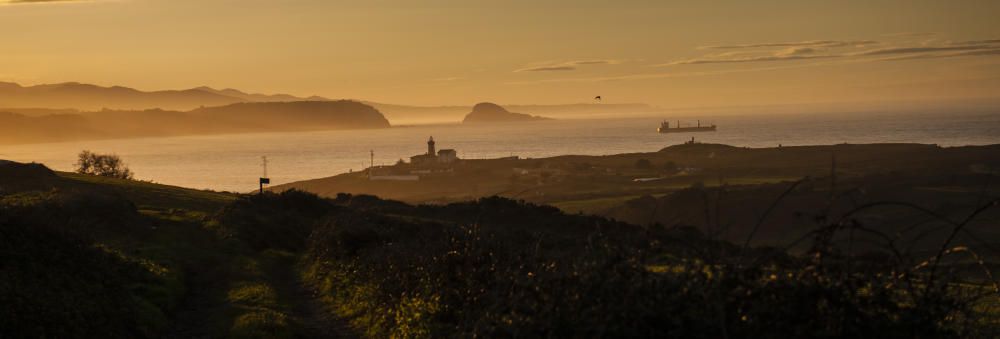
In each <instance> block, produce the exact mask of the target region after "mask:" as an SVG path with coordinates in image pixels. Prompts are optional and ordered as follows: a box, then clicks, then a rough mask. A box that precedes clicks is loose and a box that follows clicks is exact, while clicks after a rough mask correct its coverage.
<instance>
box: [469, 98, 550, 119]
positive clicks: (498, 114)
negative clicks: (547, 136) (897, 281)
mask: <svg viewBox="0 0 1000 339" xmlns="http://www.w3.org/2000/svg"><path fill="white" fill-rule="evenodd" d="M539 120H552V119H550V118H546V117H540V116H537V115H530V114H524V113H514V112H510V111H507V110H506V109H504V108H503V107H500V105H497V104H494V103H490V102H481V103H478V104H476V106H473V107H472V112H470V113H469V114H467V115H466V116H465V120H462V123H466V124H468V123H483V122H487V123H488V122H516V121H539Z"/></svg>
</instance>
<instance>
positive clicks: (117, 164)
mask: <svg viewBox="0 0 1000 339" xmlns="http://www.w3.org/2000/svg"><path fill="white" fill-rule="evenodd" d="M76 172H77V173H80V174H90V175H99V176H102V177H111V178H118V179H130V180H131V179H132V177H133V173H132V170H130V169H129V168H128V166H127V165H125V162H124V161H122V159H121V157H119V156H118V155H115V154H97V153H94V152H91V151H87V150H84V151H81V152H80V154H79V155H78V159H77V161H76Z"/></svg>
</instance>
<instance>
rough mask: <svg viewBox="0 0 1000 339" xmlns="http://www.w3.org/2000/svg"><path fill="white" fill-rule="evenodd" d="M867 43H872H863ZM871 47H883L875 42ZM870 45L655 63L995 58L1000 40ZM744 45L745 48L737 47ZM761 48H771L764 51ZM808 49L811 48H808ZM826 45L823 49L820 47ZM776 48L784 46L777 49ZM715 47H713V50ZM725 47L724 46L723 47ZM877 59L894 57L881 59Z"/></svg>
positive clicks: (799, 47) (798, 46) (800, 47)
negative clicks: (886, 45)
mask: <svg viewBox="0 0 1000 339" xmlns="http://www.w3.org/2000/svg"><path fill="white" fill-rule="evenodd" d="M861 41H864V42H867V41H870V40H861ZM871 44H881V43H878V42H874V41H872V43H871ZM866 45H869V44H868V43H865V44H858V43H856V42H855V43H847V42H842V41H834V40H817V41H808V42H800V43H771V44H753V45H732V46H729V47H724V48H743V47H747V48H749V47H754V48H761V50H754V51H749V52H727V53H720V54H707V55H703V56H700V57H695V58H689V59H683V60H675V61H671V62H667V63H662V64H656V65H653V66H656V67H665V66H678V65H699V64H729V63H755V62H781V61H788V62H794V61H802V60H813V59H834V58H846V59H852V60H862V61H865V60H867V61H894V60H908V59H921V58H927V59H930V58H948V57H961V56H986V55H995V53H993V52H990V51H992V50H995V49H1000V39H994V40H969V41H959V42H950V43H940V42H938V43H936V44H935V43H930V42H923V43H920V44H915V43H912V42H911V43H909V44H908V45H907V44H903V45H898V46H891V47H882V48H874V49H871V48H869V49H863V48H864V46H866ZM737 46H742V47H737ZM762 46H770V48H764V47H762ZM807 46H809V47H807ZM818 46H823V47H818ZM777 47H785V48H783V49H776V48H777ZM713 48H714V47H713ZM720 48H723V47H720ZM876 57H891V58H881V59H878V58H876Z"/></svg>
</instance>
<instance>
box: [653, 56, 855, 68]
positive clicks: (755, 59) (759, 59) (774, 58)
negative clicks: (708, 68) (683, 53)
mask: <svg viewBox="0 0 1000 339" xmlns="http://www.w3.org/2000/svg"><path fill="white" fill-rule="evenodd" d="M836 57H839V55H767V56H757V57H742V58H728V59H689V60H680V61H674V62H670V63H666V64H661V65H657V66H674V65H697V64H729V63H744V62H766V61H792V60H809V59H824V58H836Z"/></svg>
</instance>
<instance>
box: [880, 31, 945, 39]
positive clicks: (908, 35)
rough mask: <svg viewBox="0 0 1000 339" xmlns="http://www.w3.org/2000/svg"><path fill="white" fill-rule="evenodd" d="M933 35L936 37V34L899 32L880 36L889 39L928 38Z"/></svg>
mask: <svg viewBox="0 0 1000 339" xmlns="http://www.w3.org/2000/svg"><path fill="white" fill-rule="evenodd" d="M935 35H937V33H936V32H899V33H889V34H882V36H884V37H890V38H914V37H929V36H935Z"/></svg>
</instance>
